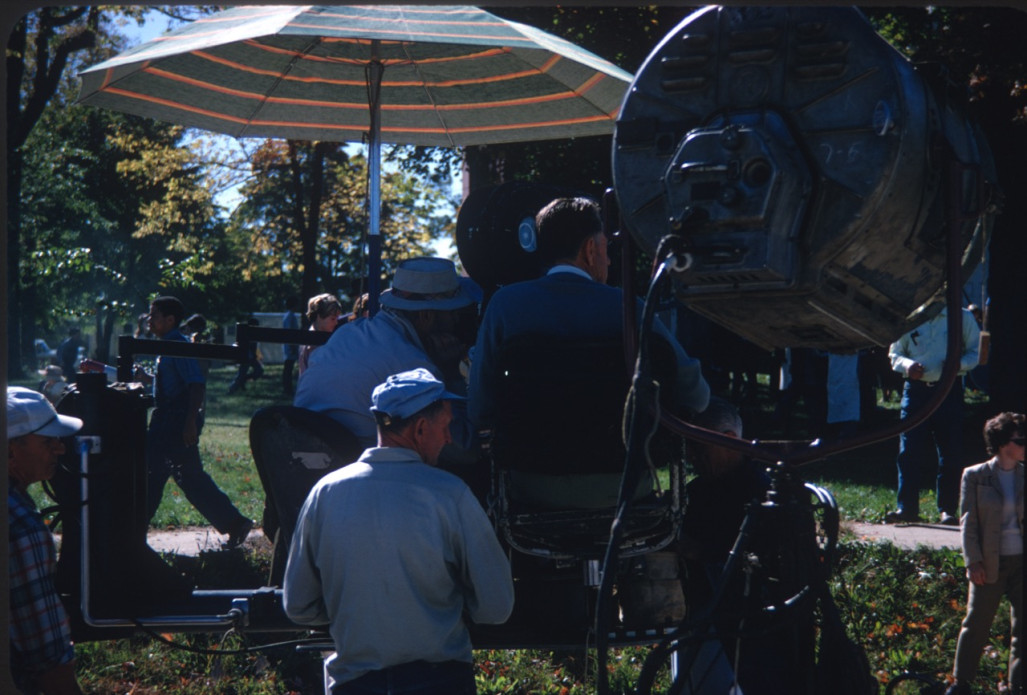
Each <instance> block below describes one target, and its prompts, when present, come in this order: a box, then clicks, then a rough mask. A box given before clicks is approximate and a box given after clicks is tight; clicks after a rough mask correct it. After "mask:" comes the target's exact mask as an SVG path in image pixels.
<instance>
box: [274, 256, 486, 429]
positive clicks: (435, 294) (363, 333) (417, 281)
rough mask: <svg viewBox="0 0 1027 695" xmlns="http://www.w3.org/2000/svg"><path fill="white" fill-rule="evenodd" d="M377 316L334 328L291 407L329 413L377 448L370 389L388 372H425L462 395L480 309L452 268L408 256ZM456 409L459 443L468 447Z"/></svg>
mask: <svg viewBox="0 0 1027 695" xmlns="http://www.w3.org/2000/svg"><path fill="white" fill-rule="evenodd" d="M381 307H382V308H381V311H379V312H378V314H376V315H375V316H374V317H372V318H358V319H357V320H355V321H351V322H349V323H347V324H345V325H343V326H341V327H340V328H338V329H337V330H336V331H335V332H334V333H333V334H332V337H331V338H329V340H328V342H327V343H326V344H325V345H324V346H322V347H320V348H318V350H317V351H316V352H314V353H313V354H312V355H311V357H310V364H309V365H308V367H307V369H306V370H305V371H304V372H303V374H302V375H301V376H300V379H299V382H298V384H297V387H296V397H295V399H294V400H293V405H296V406H298V407H301V408H307V409H309V410H315V411H318V412H323V413H326V414H327V415H328V416H329V417H331V418H332V419H334V420H337V421H339V422H340V423H342V424H343V425H345V426H346V427H347V428H348V429H349V430H350V431H351V432H352V433H353V434H354V435H356V437H357V438H358V439H359V440H360V441H361V443H362V444H363V445H364V446H373V445H374V442H375V437H376V432H375V422H374V418H372V417H371V415H370V413H369V412H368V410H367V404H368V403H369V402H370V399H371V391H372V390H373V389H374V387H375V386H377V385H378V384H380V383H382V382H383V381H385V379H386V378H387V377H388V376H389V375H391V374H397V373H399V372H403V371H407V370H410V369H416V368H423V369H427V370H428V371H429V372H431V373H432V374H433V375H435V377H436V378H437V379H439V380H440V381H442V382H444V383H445V385H446V387H447V388H449V389H450V390H452V391H454V392H456V393H459V394H463V393H465V392H466V385H465V384H464V381H463V377H462V376H461V375H460V370H459V366H460V361H461V359H462V358H463V357H464V356H465V355H466V354H467V350H468V349H469V347H470V345H471V344H472V343H473V342H474V337H475V330H476V320H477V309H476V307H475V301H474V299H473V298H472V297H471V295H470V294H468V293H467V291H466V290H465V289H464V288H463V287H462V286H461V284H460V278H459V277H458V276H457V274H456V268H455V267H454V265H453V262H452V261H450V260H447V259H445V258H410V259H407V260H405V261H403V262H402V263H400V264H399V267H398V268H397V269H396V273H395V276H394V277H393V281H392V289H390V290H386V291H385V292H383V293H382V296H381ZM462 411H463V409H462V407H460V408H458V412H457V413H456V416H455V425H454V427H453V434H454V439H455V440H456V443H457V444H459V445H461V446H467V445H468V444H469V443H470V442H471V437H470V433H471V430H470V427H469V426H467V425H466V418H465V417H464V416H463V414H462Z"/></svg>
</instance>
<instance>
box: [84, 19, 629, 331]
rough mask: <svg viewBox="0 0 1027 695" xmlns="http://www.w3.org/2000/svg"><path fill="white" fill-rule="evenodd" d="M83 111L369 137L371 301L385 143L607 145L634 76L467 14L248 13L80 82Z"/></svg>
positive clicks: (160, 41) (143, 48) (529, 31)
mask: <svg viewBox="0 0 1027 695" xmlns="http://www.w3.org/2000/svg"><path fill="white" fill-rule="evenodd" d="M81 78H82V88H81V92H80V95H79V102H80V103H84V104H90V105H95V106H103V107H106V108H110V109H114V110H117V111H124V112H127V113H133V114H136V115H139V116H146V117H149V118H155V119H159V120H165V121H170V122H173V123H179V124H182V125H186V126H189V127H194V128H202V129H205V130H212V131H216V132H221V133H227V134H229V135H234V136H237V137H248V136H252V137H279V138H289V139H294V140H329V141H360V140H362V139H363V138H364V136H365V135H367V137H368V144H369V146H368V177H369V185H368V196H369V201H368V209H369V223H368V247H369V248H368V256H369V269H368V291H369V294H370V297H371V310H372V312H373V311H374V310H375V308H376V306H377V299H378V291H379V290H378V283H379V275H380V256H381V240H380V237H379V233H378V230H379V210H380V207H381V202H380V161H381V160H380V156H381V155H380V146H381V143H382V142H389V143H400V144H410V145H434V146H451V147H452V146H463V145H479V144H487V143H502V142H517V141H531V140H546V139H553V138H568V137H578V136H587V135H608V134H611V133H612V132H613V127H614V123H615V121H616V118H617V114H618V111H619V109H620V103H621V101H622V100H623V97H624V93H625V91H626V90H627V87H628V85H629V84H630V82H631V79H632V76H631V74H630V73H627V72H625V71H624V70H621V69H620V68H618V67H617V66H615V65H613V64H612V63H609V62H607V61H605V60H603V59H602V58H600V57H598V56H596V55H594V54H592V53H590V52H588V51H585V50H583V49H581V48H579V47H577V46H575V45H574V44H572V43H570V42H568V41H565V40H564V39H561V38H559V37H556V36H553V35H551V34H548V33H546V32H543V31H540V30H538V29H535V28H533V27H530V26H527V25H524V24H519V23H517V22H511V21H507V20H505V19H502V18H500V17H497V16H495V15H493V14H491V13H489V12H485V11H484V10H481V9H479V8H477V7H465V6H409V5H407V6H404V5H364V6H337V5H320V6H309V5H308V6H294V5H286V6H268V5H261V6H248V7H235V8H232V9H229V10H226V11H223V12H220V13H217V14H214V15H211V16H209V17H205V18H202V19H199V20H196V21H195V22H192V23H190V24H187V25H185V26H183V27H181V28H179V29H176V30H174V31H172V32H169V33H167V34H165V35H163V36H161V37H158V38H156V39H154V40H152V41H149V42H146V43H143V44H140V45H139V46H136V47H135V48H133V49H130V50H128V51H126V52H124V53H122V54H120V55H118V56H116V57H114V58H112V59H110V60H107V61H105V62H103V63H101V64H99V65H96V66H93V67H91V68H89V69H87V70H85V71H83V72H82V73H81Z"/></svg>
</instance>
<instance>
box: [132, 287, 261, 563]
mask: <svg viewBox="0 0 1027 695" xmlns="http://www.w3.org/2000/svg"><path fill="white" fill-rule="evenodd" d="M149 317H150V318H149V321H148V325H149V329H150V332H151V333H153V335H155V336H156V337H157V338H159V339H161V340H178V341H182V342H187V341H188V339H187V338H186V337H185V335H183V333H182V331H181V330H180V329H179V325H180V324H181V323H182V320H183V319H184V318H185V308H184V307H183V306H182V302H181V301H179V300H178V299H177V298H175V297H158V298H157V299H154V300H153V302H152V303H151V304H150V314H149ZM136 377H137V378H138V379H140V381H143V382H144V383H152V384H153V396H154V401H155V405H156V407H155V408H154V409H153V414H152V415H151V416H150V428H149V430H148V431H147V433H146V463H147V467H148V479H147V480H148V482H147V499H146V509H147V515H148V518H150V519H152V518H153V515H154V514H155V513H156V512H157V508H158V507H159V506H160V503H161V499H162V498H163V496H164V485H165V484H166V483H167V481H168V478H170V477H174V479H175V482H176V483H178V486H179V487H180V488H182V492H184V493H185V496H186V499H188V500H189V502H190V504H192V505H193V506H194V507H196V509H197V511H199V512H200V514H202V515H203V516H204V517H205V518H206V519H207V521H209V522H210V523H211V525H213V526H214V528H215V529H217V531H218V533H222V534H227V535H228V541H227V546H228V547H229V548H233V547H236V546H238V545H240V544H242V542H243V541H245V540H246V536H247V535H249V532H250V529H252V528H253V522H252V521H251V520H250V519H247V518H246V517H245V516H243V515H242V513H241V512H239V510H238V509H236V508H235V505H233V504H232V501H231V500H230V499H229V498H228V495H226V494H225V493H224V492H222V491H221V489H220V488H219V487H218V486H217V483H215V482H214V481H213V479H211V477H210V475H209V474H208V473H207V472H206V471H205V470H203V461H202V460H201V459H200V447H199V443H200V433H201V432H202V430H203V402H204V398H205V396H206V392H207V387H206V378H205V377H204V375H203V369H202V368H201V367H200V364H199V362H198V361H197V360H195V359H192V358H189V357H169V356H167V355H161V356H160V357H158V358H157V368H156V372H155V374H154V375H153V376H150V375H149V374H147V373H146V372H144V371H142V370H141V369H140V370H137V371H136Z"/></svg>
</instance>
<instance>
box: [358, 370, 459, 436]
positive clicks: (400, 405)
mask: <svg viewBox="0 0 1027 695" xmlns="http://www.w3.org/2000/svg"><path fill="white" fill-rule="evenodd" d="M442 400H446V401H462V400H464V397H463V396H458V395H456V394H455V393H450V392H449V391H447V390H446V387H445V386H444V385H443V383H442V382H441V381H439V380H438V379H436V378H435V376H434V375H433V374H432V373H431V372H429V371H428V370H427V369H425V368H423V367H420V368H418V369H412V370H410V371H408V372H400V373H399V374H393V375H392V376H390V377H389V378H388V379H386V380H385V383H384V384H378V385H377V386H375V388H374V392H373V393H372V394H371V412H372V413H381V414H382V415H386V416H387V417H389V418H391V419H392V420H403V419H406V418H408V417H410V416H411V415H415V414H416V413H419V412H420V411H422V410H424V409H425V408H427V407H428V406H429V405H431V404H432V403H434V402H436V401H442ZM386 424H387V423H386Z"/></svg>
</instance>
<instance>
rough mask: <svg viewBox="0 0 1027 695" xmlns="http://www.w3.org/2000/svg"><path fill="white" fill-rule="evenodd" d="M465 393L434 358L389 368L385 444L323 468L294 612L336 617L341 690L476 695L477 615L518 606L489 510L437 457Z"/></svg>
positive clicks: (310, 507)
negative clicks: (426, 363) (437, 368)
mask: <svg viewBox="0 0 1027 695" xmlns="http://www.w3.org/2000/svg"><path fill="white" fill-rule="evenodd" d="M460 400H462V398H461V397H460V396H457V395H455V394H453V393H450V392H448V391H447V390H446V389H445V386H444V385H443V383H442V382H441V381H439V380H438V379H436V378H435V377H434V376H433V375H432V374H431V372H429V371H428V370H427V369H423V368H422V369H414V370H411V371H406V372H402V373H399V374H394V375H392V376H390V377H388V379H386V380H385V382H384V383H381V384H379V385H378V386H377V387H376V388H375V389H374V391H373V392H372V394H371V398H370V402H371V404H372V405H371V409H370V412H371V413H372V415H373V417H374V419H375V421H376V423H377V431H378V446H375V447H371V448H369V449H367V450H366V451H365V452H364V453H363V454H362V455H361V457H360V459H359V460H358V461H357V462H356V463H353V464H350V465H348V466H345V467H343V468H341V469H339V470H336V471H334V472H332V473H329V474H328V475H326V476H325V477H324V478H322V479H321V480H320V481H319V482H318V483H317V484H316V485H315V486H314V488H313V489H312V490H311V491H310V494H309V496H308V497H307V500H306V502H305V503H304V505H303V508H302V509H301V510H300V514H299V520H298V522H297V524H296V531H295V535H294V536H293V540H292V545H291V547H290V550H289V561H288V564H287V566H286V570H285V582H284V604H285V612H286V614H287V615H288V616H289V618H290V619H292V620H293V621H295V622H297V623H299V624H301V625H324V624H328V625H329V630H330V632H331V635H332V639H333V640H334V642H335V650H336V653H335V655H334V656H332V657H331V658H330V659H329V660H328V673H329V675H330V676H331V678H332V679H333V681H334V683H335V685H334V687H333V689H332V693H333V695H350V694H354V693H385V692H403V693H409V694H410V695H436V694H437V695H472V694H473V693H474V692H475V685H474V672H473V663H472V655H471V640H470V635H469V633H468V630H467V625H466V624H465V623H464V615H465V614H466V615H467V616H468V617H469V618H470V620H472V621H474V622H476V623H485V624H498V623H502V622H505V621H506V619H507V618H508V617H509V615H510V612H511V610H512V609H513V580H512V579H511V575H510V565H509V563H508V561H507V558H506V555H505V553H504V552H503V549H502V547H501V546H500V544H499V541H498V540H497V539H496V536H495V532H494V531H493V529H492V526H491V524H490V523H489V520H488V517H486V515H485V512H484V511H483V510H482V508H481V505H480V504H479V502H478V500H477V499H476V498H475V497H474V495H473V494H472V492H471V490H470V489H469V488H468V487H467V485H466V484H465V483H464V482H463V481H461V480H460V479H459V478H457V477H456V476H454V475H451V474H450V473H447V472H445V471H442V470H440V469H438V468H436V467H435V466H436V464H437V462H438V459H439V453H440V452H441V451H442V447H443V446H445V445H446V444H447V443H449V442H450V441H451V435H450V431H449V424H450V420H451V419H452V405H451V403H452V402H454V401H460Z"/></svg>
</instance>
